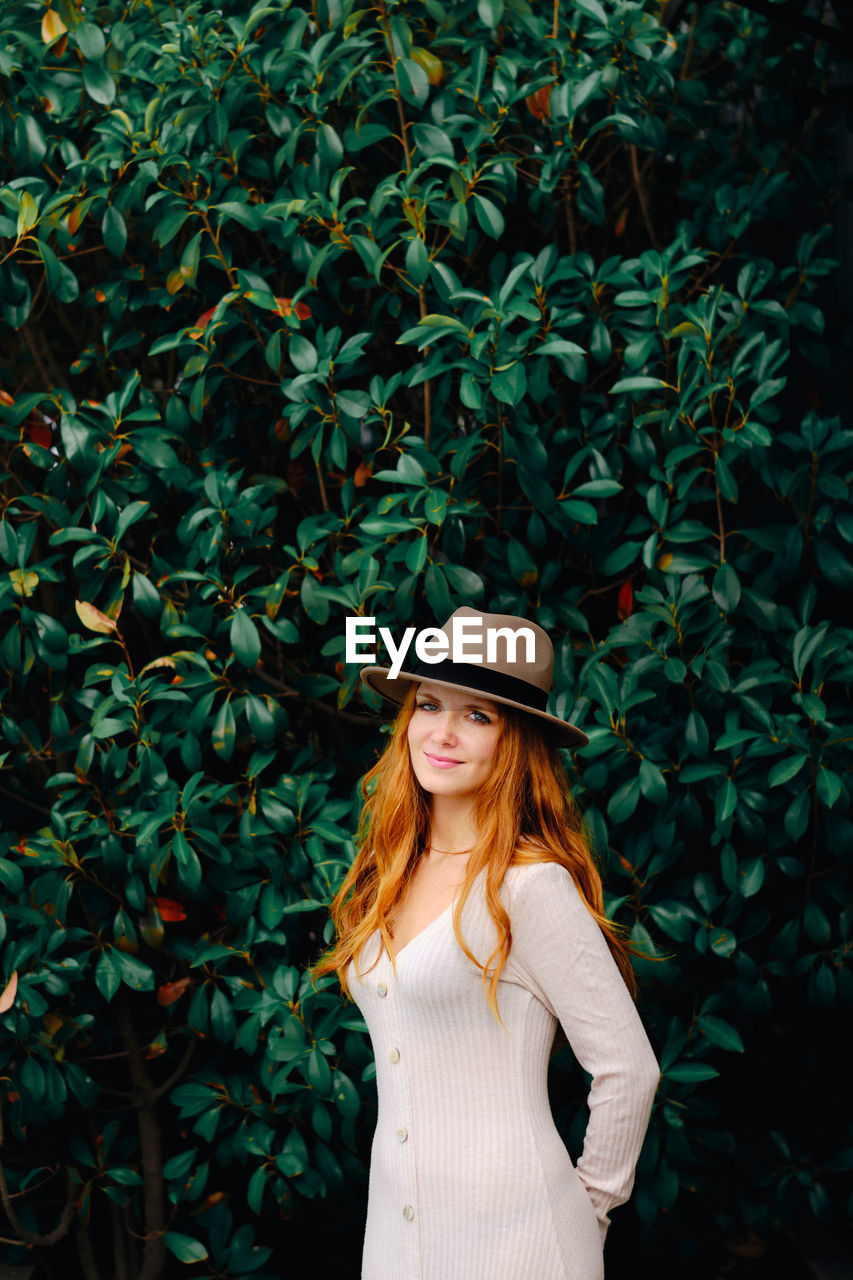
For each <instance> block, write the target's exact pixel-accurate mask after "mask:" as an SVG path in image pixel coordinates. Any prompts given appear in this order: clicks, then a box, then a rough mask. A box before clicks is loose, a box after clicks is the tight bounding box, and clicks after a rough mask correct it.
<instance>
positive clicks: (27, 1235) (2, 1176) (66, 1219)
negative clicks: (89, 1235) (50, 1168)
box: [0, 1111, 74, 1245]
mask: <svg viewBox="0 0 853 1280" xmlns="http://www.w3.org/2000/svg"><path fill="white" fill-rule="evenodd" d="M3 1138H4V1134H3V1112H2V1111H0V1147H2V1145H3ZM0 1200H2V1202H3V1208H4V1209H5V1210H6V1217H7V1218H8V1219H9V1221H10V1222H11V1224H12V1227H13V1229H14V1230H15V1231H17V1233H18V1235H19V1236H20V1237H21V1238H20V1240H13V1241H6V1243H10V1244H23V1243H24V1242H26V1243H27V1244H39V1245H52V1244H56V1243H57V1241H59V1240H61V1239H62V1237H63V1236H65V1235H67V1234H68V1228H69V1227H70V1226H71V1215H72V1214H73V1212H74V1183H73V1182H72V1181H71V1177H70V1175H69V1178H68V1194H67V1196H66V1198H65V1207H64V1208H63V1210H62V1216H61V1217H60V1219H59V1222H58V1223H57V1225H56V1226H55V1227H54V1229H53V1231H48V1232H45V1234H43V1235H42V1234H41V1233H40V1232H38V1231H29V1230H28V1229H27V1228H26V1227H25V1226H24V1224H23V1223H22V1222H21V1220H20V1218H19V1217H18V1215H17V1213H16V1212H15V1206H14V1205H13V1204H12V1196H11V1195H10V1194H9V1185H8V1183H7V1182H6V1171H5V1169H4V1168H3V1162H2V1160H0Z"/></svg>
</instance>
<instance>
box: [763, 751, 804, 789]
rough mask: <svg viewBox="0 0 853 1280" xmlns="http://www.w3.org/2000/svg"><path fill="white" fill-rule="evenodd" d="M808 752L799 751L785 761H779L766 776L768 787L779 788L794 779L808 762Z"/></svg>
mask: <svg viewBox="0 0 853 1280" xmlns="http://www.w3.org/2000/svg"><path fill="white" fill-rule="evenodd" d="M808 758H809V756H808V752H806V751H799V752H797V753H796V754H795V755H793V756H789V757H788V759H787V760H780V761H779V762H778V763H777V764H774V766H773V768H772V769H771V770H770V772H769V774H768V775H767V785H768V787H781V786H782V785H783V784H784V783H786V782H790V781H791V779H792V778H795V777H796V776H797V774H798V773H799V772H800V770H801V769H802V767H803V765H804V764H805V763H806V761H807V760H808Z"/></svg>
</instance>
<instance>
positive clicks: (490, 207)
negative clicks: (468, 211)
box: [473, 192, 506, 240]
mask: <svg viewBox="0 0 853 1280" xmlns="http://www.w3.org/2000/svg"><path fill="white" fill-rule="evenodd" d="M473 201H474V213H475V214H476V215H477V221H478V222H479V224H480V226H481V228H482V229H483V231H485V233H486V235H487V236H491V237H492V239H493V240H499V239H500V237H501V236H502V235H503V233H504V230H505V227H506V223H505V221H504V216H503V214H502V213H501V211H500V209H499V208H498V206H497V205H496V204H495V203H494V202H493V201H491V200H489V199H488V198H487V197H486V196H481V195H477V193H476V192H475V193H474V196H473Z"/></svg>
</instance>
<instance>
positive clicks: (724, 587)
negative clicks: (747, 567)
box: [711, 564, 740, 613]
mask: <svg viewBox="0 0 853 1280" xmlns="http://www.w3.org/2000/svg"><path fill="white" fill-rule="evenodd" d="M711 590H712V592H713V595H714V599H715V600H716V602H717V604H718V605H719V606H720V608H721V609H722V611H723V613H732V612H733V611H734V610H735V609H736V608H737V606H738V602H739V600H740V582H739V580H738V576H737V574H736V573H735V571H734V569H733V568H732V566H731V565H730V564H721V565H720V567H719V569H718V570H717V572H716V573H715V574H714V581H713V584H712V586H711Z"/></svg>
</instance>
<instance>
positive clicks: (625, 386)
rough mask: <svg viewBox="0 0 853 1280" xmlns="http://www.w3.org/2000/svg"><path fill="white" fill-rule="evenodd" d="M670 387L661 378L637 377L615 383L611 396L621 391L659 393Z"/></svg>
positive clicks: (622, 379) (621, 379) (611, 389)
mask: <svg viewBox="0 0 853 1280" xmlns="http://www.w3.org/2000/svg"><path fill="white" fill-rule="evenodd" d="M668 385H669V384H668V383H666V382H664V381H663V380H662V379H661V378H649V377H646V376H645V375H638V376H636V377H630V378H620V379H619V381H618V382H614V384H613V386H612V387H611V388H610V394H611V395H616V394H617V392H620V391H658V390H659V389H660V388H661V387H666V386H668Z"/></svg>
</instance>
